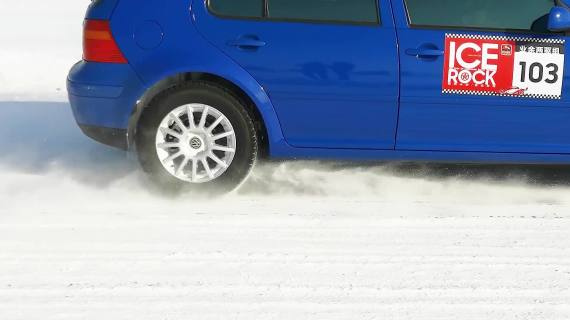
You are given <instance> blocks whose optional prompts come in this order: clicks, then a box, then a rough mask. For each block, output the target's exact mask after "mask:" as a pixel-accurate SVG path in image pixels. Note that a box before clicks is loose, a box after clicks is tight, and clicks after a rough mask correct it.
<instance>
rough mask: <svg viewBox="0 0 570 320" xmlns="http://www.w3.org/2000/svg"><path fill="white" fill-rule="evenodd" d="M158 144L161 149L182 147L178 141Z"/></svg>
mask: <svg viewBox="0 0 570 320" xmlns="http://www.w3.org/2000/svg"><path fill="white" fill-rule="evenodd" d="M156 146H157V147H159V148H160V149H171V148H180V144H179V143H178V142H164V143H159V144H157V145H156Z"/></svg>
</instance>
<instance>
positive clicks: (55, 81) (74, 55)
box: [0, 0, 90, 101]
mask: <svg viewBox="0 0 570 320" xmlns="http://www.w3.org/2000/svg"><path fill="white" fill-rule="evenodd" d="M89 2H90V1H89V0H49V1H43V0H0V16H1V18H0V100H20V101H27V100H49V101H65V100H66V99H67V97H66V91H65V79H66V76H67V72H68V71H69V69H70V68H71V66H72V65H73V63H75V62H76V61H78V60H80V59H81V55H82V48H81V32H82V24H83V18H84V15H85V11H86V9H87V6H88V5H89Z"/></svg>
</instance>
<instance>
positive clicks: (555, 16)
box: [548, 7, 570, 32]
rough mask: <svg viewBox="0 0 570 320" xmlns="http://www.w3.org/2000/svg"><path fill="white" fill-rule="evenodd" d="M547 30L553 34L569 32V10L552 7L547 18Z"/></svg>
mask: <svg viewBox="0 0 570 320" xmlns="http://www.w3.org/2000/svg"><path fill="white" fill-rule="evenodd" d="M548 30H550V31H553V32H561V31H569V30H570V10H568V8H565V7H554V8H552V10H550V15H549V16H548Z"/></svg>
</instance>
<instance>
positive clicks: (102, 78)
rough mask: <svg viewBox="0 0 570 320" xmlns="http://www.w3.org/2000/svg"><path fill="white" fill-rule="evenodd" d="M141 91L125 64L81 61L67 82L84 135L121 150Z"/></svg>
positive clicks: (71, 72) (126, 145) (125, 142)
mask: <svg viewBox="0 0 570 320" xmlns="http://www.w3.org/2000/svg"><path fill="white" fill-rule="evenodd" d="M144 90H145V87H144V85H143V84H142V82H141V81H140V79H139V78H138V76H137V75H136V73H135V72H134V71H133V69H132V68H131V67H130V65H128V64H107V63H92V62H85V61H81V62H79V63H77V64H76V65H75V66H73V68H72V69H71V71H70V72H69V76H68V79H67V91H68V95H69V102H70V104H71V109H72V110H73V115H74V117H75V120H76V121H77V123H78V124H79V126H80V127H81V129H82V130H83V132H84V133H85V134H86V135H87V136H89V137H91V138H93V139H95V140H96V141H99V142H101V143H104V144H107V145H111V146H114V147H120V148H127V147H128V143H127V141H128V138H127V132H128V127H129V120H130V117H131V115H132V113H133V111H134V109H135V106H136V103H137V100H138V99H139V98H140V97H141V96H142V95H143V93H144Z"/></svg>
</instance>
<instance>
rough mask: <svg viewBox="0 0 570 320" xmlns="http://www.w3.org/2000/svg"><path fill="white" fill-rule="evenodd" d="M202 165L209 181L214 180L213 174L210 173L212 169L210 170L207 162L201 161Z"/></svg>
mask: <svg viewBox="0 0 570 320" xmlns="http://www.w3.org/2000/svg"><path fill="white" fill-rule="evenodd" d="M202 165H203V166H204V169H206V174H208V177H209V178H210V179H214V173H213V172H212V169H210V165H209V164H208V160H206V159H202Z"/></svg>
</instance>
